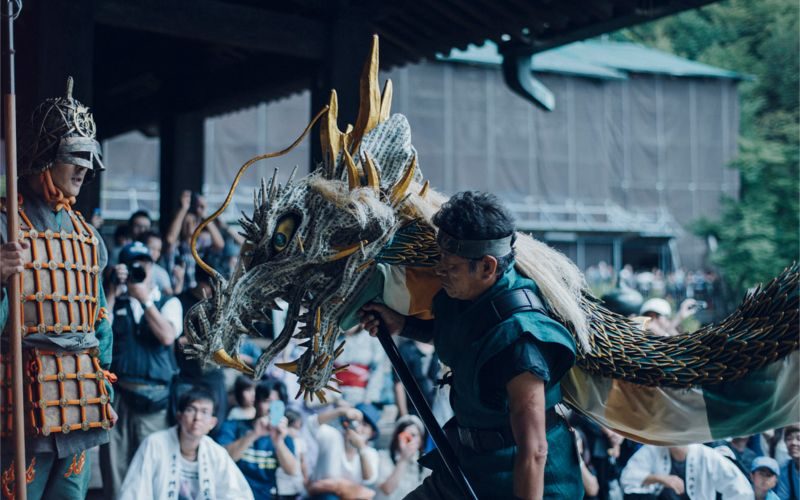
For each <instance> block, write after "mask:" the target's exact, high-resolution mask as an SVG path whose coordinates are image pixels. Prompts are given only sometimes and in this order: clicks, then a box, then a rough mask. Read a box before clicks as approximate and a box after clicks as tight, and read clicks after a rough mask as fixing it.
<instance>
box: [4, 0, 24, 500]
mask: <svg viewBox="0 0 800 500" xmlns="http://www.w3.org/2000/svg"><path fill="white" fill-rule="evenodd" d="M16 3H17V10H16V12H15V9H14V4H15V2H13V1H11V0H7V1H6V21H7V23H8V24H7V26H8V35H7V36H8V43H7V44H6V47H8V59H7V61H8V69H7V74H8V91H7V92H6V94H5V96H3V100H4V104H5V125H6V127H5V128H6V130H5V136H6V203H7V207H6V220H7V221H8V239H7V241H8V242H9V243H11V242H16V241H17V236H18V233H19V218H18V216H17V211H18V209H19V203H18V199H17V127H16V125H17V117H16V113H17V99H16V88H15V84H14V80H15V75H14V19H15V18H16V16H17V15H18V14H19V9H20V8H21V2H16ZM7 290H8V325H7V326H8V328H7V330H6V331H7V332H8V334H9V337H10V338H11V355H12V356H13V357H14V366H13V371H12V372H11V381H12V382H13V396H14V397H13V401H14V419H13V424H12V425H13V427H14V480H15V481H14V484H15V488H14V489H15V492H16V497H17V499H19V500H26V499H27V498H28V489H27V487H28V481H27V478H26V475H25V469H26V467H25V464H26V460H25V413H24V410H25V393H24V391H23V379H22V377H23V370H22V331H21V329H20V328H21V325H20V307H21V302H20V280H19V279H16V278H13V279H11V280H9V283H8V288H7Z"/></svg>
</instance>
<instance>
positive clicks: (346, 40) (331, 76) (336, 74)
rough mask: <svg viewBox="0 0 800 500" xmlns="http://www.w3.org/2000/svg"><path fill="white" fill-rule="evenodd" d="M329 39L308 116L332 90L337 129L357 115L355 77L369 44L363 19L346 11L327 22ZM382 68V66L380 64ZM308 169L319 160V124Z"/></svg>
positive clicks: (357, 99) (358, 14) (353, 12)
mask: <svg viewBox="0 0 800 500" xmlns="http://www.w3.org/2000/svg"><path fill="white" fill-rule="evenodd" d="M331 23H332V28H333V30H332V33H331V40H330V43H329V44H328V47H327V53H326V55H325V57H324V58H323V64H320V65H319V67H318V70H317V74H316V75H315V78H314V81H313V82H312V87H311V115H312V116H314V115H315V114H317V112H318V111H319V110H320V109H322V107H323V106H325V105H326V104H328V100H329V98H330V93H331V89H336V94H337V96H338V101H339V116H338V124H339V129H341V130H345V128H346V127H347V124H355V123H356V116H357V115H358V101H359V84H358V82H359V78H360V77H361V69H362V68H363V67H364V61H365V60H366V57H367V54H368V52H369V47H370V43H371V42H372V38H371V36H372V33H371V30H370V28H369V26H368V24H367V16H366V15H364V13H362V12H358V11H355V10H353V9H349V10H346V11H342V12H340V13H339V15H338V17H337V18H336V19H332V20H331ZM381 66H383V65H381ZM311 137H312V143H311V144H312V147H311V165H310V170H313V169H314V168H316V166H317V165H318V164H319V162H320V161H321V160H322V150H321V148H320V144H319V139H318V138H319V125H317V126H316V127H314V133H313V134H312V136H311Z"/></svg>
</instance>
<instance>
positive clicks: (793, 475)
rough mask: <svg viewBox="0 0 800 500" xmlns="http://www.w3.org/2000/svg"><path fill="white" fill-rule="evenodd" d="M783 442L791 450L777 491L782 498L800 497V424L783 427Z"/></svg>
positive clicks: (795, 498)
mask: <svg viewBox="0 0 800 500" xmlns="http://www.w3.org/2000/svg"><path fill="white" fill-rule="evenodd" d="M783 442H784V443H786V451H788V452H789V460H788V461H787V462H786V463H785V464H783V466H782V467H781V473H780V478H779V480H778V487H777V488H775V493H777V494H778V497H779V498H780V499H781V500H798V498H800V424H797V425H790V426H788V427H785V428H784V429H783Z"/></svg>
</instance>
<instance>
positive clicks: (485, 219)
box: [433, 191, 514, 276]
mask: <svg viewBox="0 0 800 500" xmlns="http://www.w3.org/2000/svg"><path fill="white" fill-rule="evenodd" d="M433 223H434V224H435V225H436V226H437V227H438V228H439V229H441V230H443V231H444V232H446V233H447V234H449V235H450V236H452V237H453V238H456V239H461V240H494V239H498V238H504V237H506V236H509V235H513V234H514V216H513V215H511V212H510V211H509V210H508V209H507V208H506V207H505V206H504V205H503V203H502V202H501V201H500V200H499V199H498V198H497V196H495V195H493V194H490V193H482V192H479V191H463V192H461V193H456V194H454V195H453V196H452V197H451V198H450V199H449V200H447V201H446V202H445V203H444V204H443V205H442V207H441V208H440V209H439V211H438V212H436V214H434V216H433ZM512 244H513V241H512ZM492 257H494V258H496V259H497V275H498V276H499V275H501V274H503V273H504V272H505V271H506V269H508V268H509V267H510V266H511V264H512V263H513V262H514V250H513V248H512V250H511V252H510V253H508V254H507V255H492ZM479 261H480V259H470V264H469V269H470V271H474V270H475V269H477V265H478V262H479Z"/></svg>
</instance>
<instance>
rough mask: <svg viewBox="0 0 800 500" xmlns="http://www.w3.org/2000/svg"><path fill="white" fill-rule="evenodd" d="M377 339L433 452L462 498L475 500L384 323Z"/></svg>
mask: <svg viewBox="0 0 800 500" xmlns="http://www.w3.org/2000/svg"><path fill="white" fill-rule="evenodd" d="M378 340H380V342H381V346H382V347H383V350H384V351H385V352H386V356H388V357H389V362H390V363H392V367H393V368H394V370H395V372H397V376H398V377H399V378H400V382H401V383H402V384H403V387H405V389H406V393H408V397H409V399H411V403H412V404H413V405H414V407H415V408H416V409H417V414H419V416H420V419H421V420H422V423H423V424H424V425H425V428H426V429H428V434H430V436H431V439H432V440H433V444H434V445H436V451H438V452H439V455H440V456H441V458H442V463H443V464H444V468H445V469H446V470H447V473H448V474H450V477H451V478H452V479H453V481H454V482H455V484H456V485H457V486H458V487H459V489H460V490H461V494H462V496H463V498H466V499H471V500H477V499H478V496H477V495H476V494H475V491H474V490H473V489H472V485H471V484H470V483H469V480H468V479H467V476H466V474H464V470H463V469H462V468H461V465H460V464H459V463H458V457H457V456H456V454H455V452H454V451H453V447H452V446H450V442H449V441H448V440H447V436H446V435H445V433H444V430H442V428H441V427H440V426H439V422H437V421H436V418H435V417H434V416H433V411H431V407H430V406H428V402H427V401H426V400H425V396H423V394H422V390H421V389H420V388H419V385H417V381H416V380H415V379H414V375H412V374H411V370H409V369H408V365H407V364H406V362H405V361H404V360H403V358H402V356H400V350H399V349H397V346H396V345H395V343H394V340H392V336H391V335H389V332H388V331H387V330H386V327H385V326H384V324H383V323H381V324H380V325H379V326H378Z"/></svg>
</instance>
